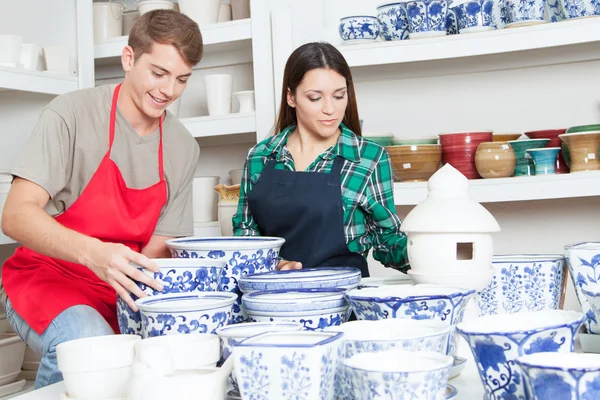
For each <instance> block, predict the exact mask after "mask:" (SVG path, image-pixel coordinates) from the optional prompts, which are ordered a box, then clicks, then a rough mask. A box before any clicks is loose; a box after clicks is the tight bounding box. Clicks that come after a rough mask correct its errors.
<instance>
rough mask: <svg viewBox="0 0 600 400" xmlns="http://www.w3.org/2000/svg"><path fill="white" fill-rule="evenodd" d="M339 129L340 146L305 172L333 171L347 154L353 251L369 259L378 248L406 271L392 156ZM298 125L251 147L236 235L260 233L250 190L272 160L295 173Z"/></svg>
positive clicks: (346, 197) (388, 262)
mask: <svg viewBox="0 0 600 400" xmlns="http://www.w3.org/2000/svg"><path fill="white" fill-rule="evenodd" d="M340 128H341V129H342V133H341V135H340V137H339V139H338V142H337V144H336V145H334V146H332V147H330V148H329V149H328V150H327V151H325V152H324V153H323V154H321V155H320V156H319V157H318V158H317V159H316V160H315V161H314V162H313V163H312V164H311V165H309V167H308V168H307V169H306V171H307V172H322V173H329V171H330V170H331V168H332V166H333V160H334V159H335V157H336V156H341V157H343V158H345V162H344V167H343V168H342V184H341V187H342V199H343V203H344V233H345V236H346V243H347V244H348V249H349V250H350V251H352V252H356V253H360V254H362V255H363V256H364V257H366V256H367V254H368V252H369V249H370V248H373V249H374V251H373V257H374V258H375V259H376V260H378V261H379V262H381V263H382V264H383V265H385V266H386V267H391V268H395V269H400V270H403V271H405V270H406V269H408V268H409V267H408V264H407V262H408V257H407V254H406V236H405V235H404V233H402V232H401V231H400V223H401V222H400V218H398V215H396V207H395V205H394V181H393V179H392V170H391V166H390V158H389V155H388V153H387V151H385V149H384V148H383V147H381V146H379V145H378V144H376V143H373V142H371V141H369V140H366V139H363V138H362V137H360V136H356V135H355V134H354V133H353V132H352V131H351V130H350V129H348V128H347V127H346V126H345V125H343V124H342V125H341V126H340ZM294 129H295V127H294V126H290V127H288V128H286V129H285V130H284V131H283V132H281V133H280V134H278V135H276V136H273V137H270V138H267V139H265V140H263V141H262V142H260V143H258V144H257V145H256V146H254V147H253V148H251V149H250V151H249V153H248V156H247V157H246V164H245V165H244V171H243V174H242V183H241V188H240V202H239V205H238V210H237V213H236V214H235V215H234V216H233V230H234V235H236V236H260V231H259V228H258V226H257V225H256V222H255V221H254V219H253V218H252V212H251V210H250V207H249V205H248V193H250V191H251V190H252V188H253V187H254V185H255V184H256V182H257V181H258V178H259V177H260V175H261V173H262V171H263V169H264V168H265V165H266V164H267V163H268V161H269V159H270V158H275V159H276V160H277V163H276V165H275V169H277V170H283V169H287V170H290V171H295V167H294V160H293V158H292V155H291V154H290V152H289V151H288V149H287V147H286V144H287V138H288V135H289V134H290V133H291V132H292V131H293V130H294Z"/></svg>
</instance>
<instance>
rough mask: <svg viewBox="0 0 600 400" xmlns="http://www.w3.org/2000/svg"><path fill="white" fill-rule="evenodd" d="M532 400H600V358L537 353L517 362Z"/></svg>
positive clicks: (595, 356) (571, 354) (588, 355)
mask: <svg viewBox="0 0 600 400" xmlns="http://www.w3.org/2000/svg"><path fill="white" fill-rule="evenodd" d="M516 362H517V364H518V365H519V366H520V367H521V369H522V370H523V374H524V377H523V378H524V381H525V387H526V389H527V391H528V395H529V398H530V399H541V400H543V399H549V400H559V399H560V400H563V399H564V400H596V399H600V355H598V354H578V353H569V354H560V353H536V354H530V355H527V356H523V357H520V358H518V359H517V360H516Z"/></svg>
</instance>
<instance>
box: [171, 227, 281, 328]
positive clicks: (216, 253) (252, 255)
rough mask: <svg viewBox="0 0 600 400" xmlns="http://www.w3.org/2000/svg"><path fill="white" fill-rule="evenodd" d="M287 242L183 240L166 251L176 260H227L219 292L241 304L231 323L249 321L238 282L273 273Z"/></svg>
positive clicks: (253, 238)
mask: <svg viewBox="0 0 600 400" xmlns="http://www.w3.org/2000/svg"><path fill="white" fill-rule="evenodd" d="M284 242H285V239H283V238H277V237H266V236H264V237H261V236H246V237H214V238H181V239H171V240H167V242H166V244H167V247H169V249H170V250H171V254H172V255H173V257H176V258H212V259H216V260H225V261H226V262H227V265H226V266H225V270H224V271H223V274H222V275H221V282H220V283H219V287H218V290H220V291H223V292H233V293H236V294H237V295H238V300H237V301H236V302H235V304H234V305H233V310H232V313H233V318H232V321H231V323H238V322H243V321H245V320H246V319H247V316H246V315H245V314H244V311H243V310H242V309H241V304H242V302H241V296H242V292H241V291H240V290H239V288H238V282H239V280H240V278H241V277H242V276H246V275H248V274H256V273H259V272H268V271H273V270H275V269H276V268H277V264H278V263H279V250H280V249H281V246H282V245H283V243H284Z"/></svg>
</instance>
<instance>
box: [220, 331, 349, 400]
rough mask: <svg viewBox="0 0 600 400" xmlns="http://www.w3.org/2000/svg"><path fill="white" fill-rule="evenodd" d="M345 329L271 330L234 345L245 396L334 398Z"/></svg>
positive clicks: (238, 375)
mask: <svg viewBox="0 0 600 400" xmlns="http://www.w3.org/2000/svg"><path fill="white" fill-rule="evenodd" d="M342 335H343V334H342V333H338V332H269V333H264V334H262V335H257V336H253V337H250V338H248V339H246V340H244V341H243V342H241V343H240V344H238V345H236V346H235V347H234V348H233V354H232V357H233V359H234V370H235V375H236V376H237V379H238V384H239V388H240V394H241V397H242V398H243V399H327V400H331V399H333V398H334V386H333V385H334V377H335V373H336V371H337V370H338V368H339V366H340V362H341V348H342V341H341V338H342Z"/></svg>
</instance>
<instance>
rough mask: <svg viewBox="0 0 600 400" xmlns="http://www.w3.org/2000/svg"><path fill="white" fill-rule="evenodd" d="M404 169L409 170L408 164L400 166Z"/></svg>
mask: <svg viewBox="0 0 600 400" xmlns="http://www.w3.org/2000/svg"><path fill="white" fill-rule="evenodd" d="M402 167H403V168H404V169H410V163H406V164H402Z"/></svg>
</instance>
